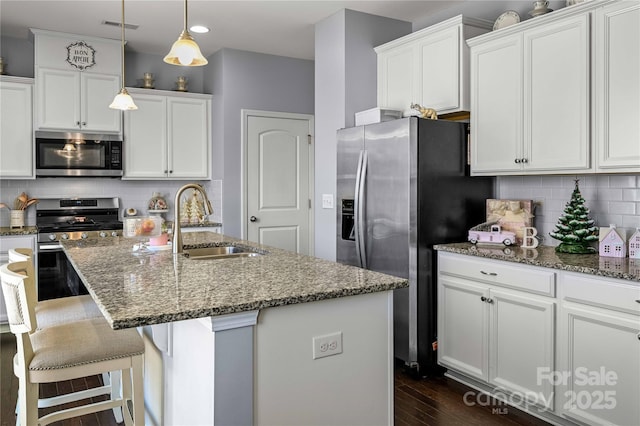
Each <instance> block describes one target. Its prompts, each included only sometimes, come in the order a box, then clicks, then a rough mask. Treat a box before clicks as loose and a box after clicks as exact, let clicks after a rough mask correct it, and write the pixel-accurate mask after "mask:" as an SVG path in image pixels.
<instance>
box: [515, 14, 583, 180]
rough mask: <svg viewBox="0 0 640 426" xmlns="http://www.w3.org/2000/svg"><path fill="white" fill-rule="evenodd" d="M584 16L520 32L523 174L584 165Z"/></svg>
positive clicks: (564, 169)
mask: <svg viewBox="0 0 640 426" xmlns="http://www.w3.org/2000/svg"><path fill="white" fill-rule="evenodd" d="M589 35H590V33H589V15H588V14H583V15H580V16H576V17H572V18H568V19H565V20H562V21H559V22H554V23H550V24H546V25H543V26H541V27H540V28H536V29H533V30H530V31H528V32H526V33H525V34H524V82H525V85H524V87H525V91H524V116H525V117H526V118H525V132H524V146H525V149H524V157H523V158H524V160H525V161H526V163H525V167H524V168H525V170H526V171H527V172H536V171H544V170H562V171H567V170H586V169H588V168H589V167H590V132H589V123H590V120H589V94H590V87H589V85H590V80H589V69H590V58H589V49H590V41H589Z"/></svg>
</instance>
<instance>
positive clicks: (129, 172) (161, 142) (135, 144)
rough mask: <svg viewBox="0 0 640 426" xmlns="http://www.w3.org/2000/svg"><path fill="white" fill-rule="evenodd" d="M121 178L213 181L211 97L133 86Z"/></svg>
mask: <svg viewBox="0 0 640 426" xmlns="http://www.w3.org/2000/svg"><path fill="white" fill-rule="evenodd" d="M129 92H130V93H131V95H132V97H133V99H134V101H135V102H136V104H137V105H138V110H137V111H134V112H132V113H131V114H128V115H127V117H126V119H125V125H124V139H125V140H124V168H125V170H124V176H123V179H210V175H211V167H210V164H211V158H210V156H211V96H210V95H202V94H193V93H180V94H176V93H173V92H163V91H154V93H149V91H148V90H144V89H133V88H132V89H129Z"/></svg>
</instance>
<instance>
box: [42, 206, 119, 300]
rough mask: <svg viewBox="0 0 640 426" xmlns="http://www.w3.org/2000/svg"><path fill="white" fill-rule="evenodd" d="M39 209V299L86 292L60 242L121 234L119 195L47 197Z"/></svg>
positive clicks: (111, 236)
mask: <svg viewBox="0 0 640 426" xmlns="http://www.w3.org/2000/svg"><path fill="white" fill-rule="evenodd" d="M36 209H37V212H36V225H37V227H38V300H47V299H56V298H59V297H67V296H76V295H80V294H87V289H86V288H85V286H84V284H83V283H82V280H81V279H80V277H79V276H78V274H77V273H76V271H75V269H74V268H73V265H71V263H70V262H69V260H68V259H67V256H66V254H65V253H64V251H63V250H62V246H61V244H60V241H61V240H86V239H95V238H117V237H119V236H122V222H121V221H119V220H118V217H119V200H118V198H47V199H40V202H39V203H38V204H37V205H36Z"/></svg>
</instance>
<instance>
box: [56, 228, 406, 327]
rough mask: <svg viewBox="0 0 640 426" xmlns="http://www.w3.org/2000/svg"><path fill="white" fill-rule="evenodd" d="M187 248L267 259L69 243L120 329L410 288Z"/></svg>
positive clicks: (196, 236) (289, 261) (360, 275)
mask: <svg viewBox="0 0 640 426" xmlns="http://www.w3.org/2000/svg"><path fill="white" fill-rule="evenodd" d="M183 239H184V243H185V248H195V247H207V246H217V245H240V246H249V247H250V248H253V249H254V250H257V251H261V252H263V253H266V254H264V255H263V256H256V257H240V258H233V259H207V260H198V259H188V258H186V257H185V256H184V255H181V254H179V255H176V256H174V255H173V253H172V252H171V250H170V249H169V250H157V251H143V252H141V251H138V252H134V251H133V250H132V247H133V245H134V244H135V243H136V241H135V240H133V239H125V238H122V237H118V238H114V239H101V240H91V241H89V240H85V241H77V242H76V241H63V242H62V246H63V248H64V251H65V252H66V254H67V256H68V257H69V260H70V261H71V263H72V264H73V266H74V268H75V269H76V271H78V274H79V275H80V278H81V279H82V281H83V282H84V283H85V285H86V287H87V289H88V290H89V293H90V294H91V295H92V297H93V298H94V300H95V301H96V303H97V304H98V306H99V307H100V309H101V311H102V313H103V314H104V316H105V317H106V319H107V321H108V322H109V324H110V325H111V327H113V328H114V329H122V328H129V327H137V326H142V325H149V324H160V323H166V322H170V321H180V320H186V319H193V318H202V317H209V316H216V315H223V314H230V313H236V312H243V311H251V310H256V309H263V308H268V307H274V306H282V305H289V304H295V303H304V302H312V301H316V300H323V299H332V298H337V297H344V296H352V295H357V294H364V293H374V292H378V291H386V290H393V289H396V288H401V287H407V286H408V282H407V280H405V279H402V278H398V277H393V276H390V275H386V274H381V273H378V272H373V271H368V270H365V269H360V268H356V267H352V266H347V265H342V264H339V263H335V262H330V261H326V260H322V259H318V258H314V257H310V256H304V255H298V254H296V253H292V252H289V251H285V250H280V249H276V248H273V247H268V246H261V245H259V244H256V243H252V242H248V241H242V240H238V239H235V238H231V237H227V236H224V235H222V234H217V233H214V232H190V233H185V234H183Z"/></svg>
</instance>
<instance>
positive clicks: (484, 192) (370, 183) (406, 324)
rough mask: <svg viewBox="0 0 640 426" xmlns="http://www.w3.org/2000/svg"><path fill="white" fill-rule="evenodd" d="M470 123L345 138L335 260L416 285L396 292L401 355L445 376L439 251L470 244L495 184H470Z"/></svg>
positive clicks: (367, 131)
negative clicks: (440, 358) (440, 364)
mask: <svg viewBox="0 0 640 426" xmlns="http://www.w3.org/2000/svg"><path fill="white" fill-rule="evenodd" d="M467 140H468V126H467V125H466V124H465V123H458V122H452V121H444V120H426V119H421V118H417V117H408V118H402V119H398V120H393V121H387V122H382V123H376V124H371V125H366V126H358V127H353V128H348V129H342V130H339V131H338V134H337V143H338V146H337V200H338V209H337V212H338V217H337V248H336V254H337V260H338V262H341V263H346V264H350V265H354V266H360V267H362V268H367V269H371V270H375V271H380V272H384V273H387V274H391V275H395V276H399V277H403V278H407V279H409V287H408V288H404V289H400V290H395V291H394V303H393V309H394V350H395V357H396V358H399V359H401V360H403V361H404V362H405V364H406V365H408V366H410V367H412V368H415V369H416V370H417V372H418V373H419V374H420V375H422V376H428V375H430V374H433V373H435V372H437V371H438V368H437V364H436V352H435V345H434V342H436V340H437V336H436V330H437V329H436V318H437V316H436V253H435V252H434V250H433V245H434V244H440V243H450V242H461V241H466V235H467V230H468V229H469V228H470V227H471V226H473V225H476V224H478V223H481V222H484V220H485V215H486V213H485V204H486V203H485V200H486V199H487V198H493V193H494V181H493V178H489V177H469V173H468V166H467V148H468V143H467Z"/></svg>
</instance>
